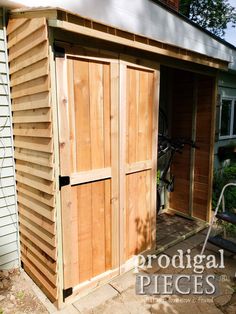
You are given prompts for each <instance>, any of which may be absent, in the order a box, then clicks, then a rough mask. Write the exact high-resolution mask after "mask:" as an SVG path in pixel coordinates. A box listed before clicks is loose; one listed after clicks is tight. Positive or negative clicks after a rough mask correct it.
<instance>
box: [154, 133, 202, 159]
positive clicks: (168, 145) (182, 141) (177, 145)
mask: <svg viewBox="0 0 236 314" xmlns="http://www.w3.org/2000/svg"><path fill="white" fill-rule="evenodd" d="M158 139H159V143H158V148H159V152H158V154H162V155H163V154H165V153H166V152H167V151H168V150H172V151H176V152H179V153H181V152H182V149H183V148H184V146H185V145H189V146H191V147H192V148H195V149H196V148H198V147H197V146H196V143H195V142H194V141H192V140H190V139H186V138H169V137H167V136H164V135H160V134H159V135H158Z"/></svg>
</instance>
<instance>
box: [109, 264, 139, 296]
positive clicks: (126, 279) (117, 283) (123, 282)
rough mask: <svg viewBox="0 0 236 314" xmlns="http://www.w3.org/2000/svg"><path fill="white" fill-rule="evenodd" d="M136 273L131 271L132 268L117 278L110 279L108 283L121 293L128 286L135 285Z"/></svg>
mask: <svg viewBox="0 0 236 314" xmlns="http://www.w3.org/2000/svg"><path fill="white" fill-rule="evenodd" d="M135 281H136V275H135V274H134V273H133V270H131V271H129V272H127V273H125V274H123V275H121V276H119V277H118V278H116V279H114V280H112V282H111V283H110V285H111V286H112V287H114V288H115V289H116V290H117V291H119V292H120V293H122V292H123V291H125V290H127V289H128V288H129V287H133V286H134V285H135Z"/></svg>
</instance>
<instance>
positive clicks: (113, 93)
mask: <svg viewBox="0 0 236 314" xmlns="http://www.w3.org/2000/svg"><path fill="white" fill-rule="evenodd" d="M56 67H57V82H58V83H57V84H58V107H59V108H58V111H59V143H60V173H61V176H62V177H64V176H66V177H69V181H70V183H69V185H67V186H63V187H62V188H61V211H62V237H63V239H62V240H63V268H64V289H67V288H69V287H75V286H77V285H79V284H81V283H84V282H87V281H91V279H94V278H96V277H97V276H98V275H101V274H107V273H109V272H110V271H111V270H114V269H117V268H118V266H119V249H118V248H119V243H118V235H119V232H118V227H119V222H118V220H119V213H118V205H119V204H118V87H119V86H118V71H119V69H118V62H116V61H113V60H112V61H110V60H105V59H104V60H103V59H99V58H86V57H83V56H72V55H65V57H63V58H57V59H56Z"/></svg>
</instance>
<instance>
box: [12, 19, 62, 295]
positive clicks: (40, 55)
mask: <svg viewBox="0 0 236 314" xmlns="http://www.w3.org/2000/svg"><path fill="white" fill-rule="evenodd" d="M8 48H9V60H10V75H11V97H12V111H13V133H14V146H15V159H16V180H17V185H16V186H17V193H18V207H19V221H20V242H21V257H22V261H23V263H24V268H25V270H26V271H27V272H28V273H29V274H30V275H31V277H32V278H33V279H34V280H35V281H36V282H37V283H38V284H39V286H41V287H42V289H43V290H44V291H45V293H46V294H47V296H48V297H49V298H50V299H51V300H53V301H54V300H56V299H57V294H58V292H57V250H56V222H55V221H56V220H55V219H56V213H55V195H54V193H55V180H54V156H53V140H52V110H51V99H50V72H49V58H48V52H49V47H48V33H47V25H46V19H45V18H34V19H12V20H10V21H9V25H8Z"/></svg>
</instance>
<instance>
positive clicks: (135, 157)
mask: <svg viewBox="0 0 236 314" xmlns="http://www.w3.org/2000/svg"><path fill="white" fill-rule="evenodd" d="M121 66H122V67H123V76H124V78H123V81H121V84H124V83H125V90H123V93H122V95H121V102H122V103H124V104H125V105H123V106H124V107H123V112H121V113H120V115H122V120H126V122H124V123H125V127H124V123H123V124H122V123H121V124H120V130H122V131H121V133H122V134H123V135H122V134H121V141H122V143H121V144H120V147H123V153H122V156H123V157H121V159H120V162H121V163H123V168H124V170H123V173H124V174H123V175H122V174H120V180H121V189H123V188H124V189H125V190H124V191H123V192H121V193H122V194H123V196H120V197H121V199H122V207H123V206H124V216H123V218H122V219H123V221H124V228H123V230H122V229H121V230H122V231H121V232H123V244H122V247H123V248H122V250H121V252H123V254H124V256H123V260H124V261H127V260H128V259H130V258H132V256H133V255H136V254H139V253H141V252H144V251H147V250H149V249H150V248H154V247H155V233H156V226H155V217H156V202H155V195H154V193H155V194H156V163H157V150H156V147H157V126H158V124H157V123H158V121H157V113H158V106H159V95H158V94H159V74H158V67H157V65H155V66H154V65H153V66H154V68H156V69H157V70H156V69H155V70H154V69H152V68H144V67H142V66H137V67H136V66H135V64H134V65H132V66H130V65H127V66H124V65H123V64H122V65H121ZM121 75H122V74H121ZM121 80H122V79H121ZM124 114H125V115H126V117H125V118H123V116H124Z"/></svg>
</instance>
